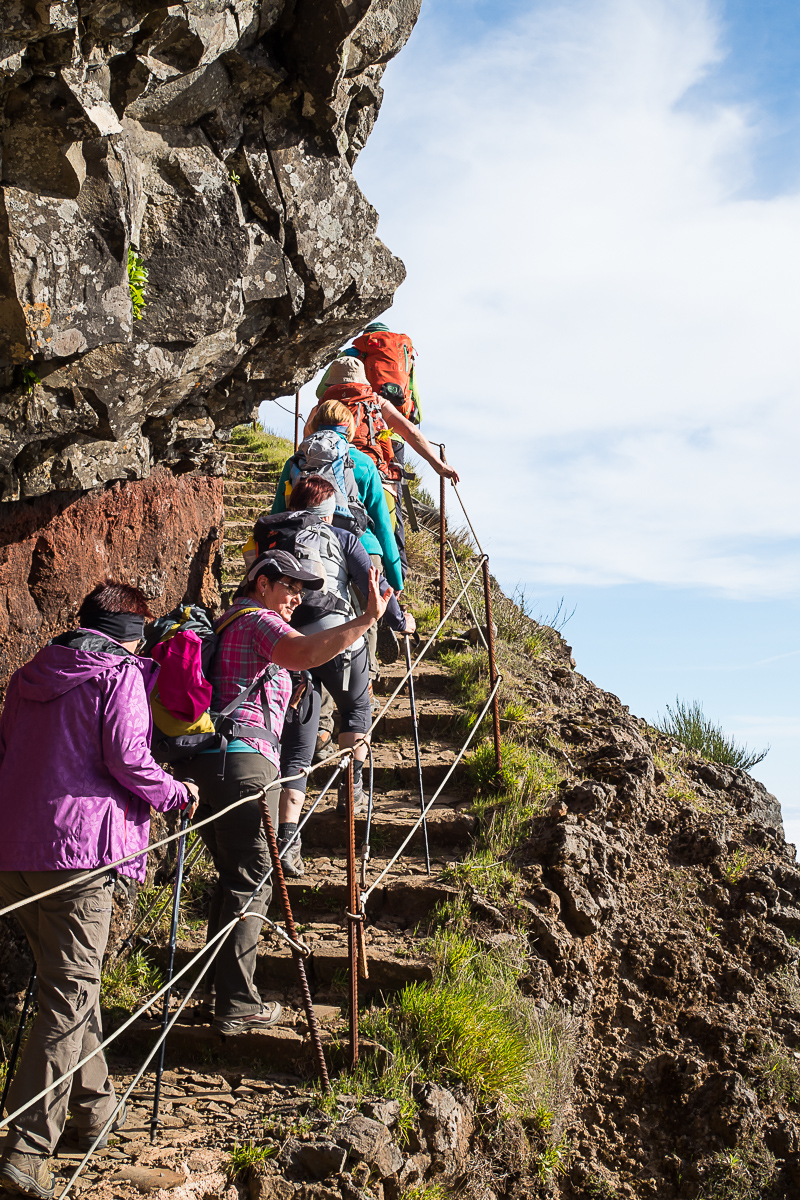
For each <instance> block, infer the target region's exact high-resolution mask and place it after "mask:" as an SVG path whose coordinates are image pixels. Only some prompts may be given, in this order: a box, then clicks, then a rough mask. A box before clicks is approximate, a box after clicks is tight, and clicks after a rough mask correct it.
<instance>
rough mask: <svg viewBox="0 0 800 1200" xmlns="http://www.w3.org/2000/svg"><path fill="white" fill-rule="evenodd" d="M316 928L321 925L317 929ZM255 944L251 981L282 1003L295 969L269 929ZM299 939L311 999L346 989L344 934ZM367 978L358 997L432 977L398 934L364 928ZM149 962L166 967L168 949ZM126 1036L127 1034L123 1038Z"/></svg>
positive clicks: (181, 951)
mask: <svg viewBox="0 0 800 1200" xmlns="http://www.w3.org/2000/svg"><path fill="white" fill-rule="evenodd" d="M320 928H321V927H320ZM267 931H268V934H267V935H265V936H264V937H263V938H262V940H261V941H260V942H259V944H258V956H257V961H256V969H255V975H254V979H255V983H256V986H257V987H258V989H259V991H260V992H261V994H262V995H264V996H265V997H271V998H275V999H281V1000H282V999H283V998H285V997H288V996H290V995H291V994H292V993H293V991H294V989H295V988H296V987H297V971H296V968H295V965H294V960H293V957H292V951H291V948H290V947H289V945H288V943H286V942H284V941H283V939H282V938H280V937H279V936H278V935H277V934H276V933H274V932H271V931H269V926H267ZM298 935H299V936H300V938H301V939H302V940H303V941H304V942H305V943H306V944H307V945H308V946H309V948H310V950H311V955H310V957H309V958H308V959H306V974H307V976H308V982H309V986H310V989H311V994H312V997H315V996H319V995H320V994H321V993H324V994H327V992H328V989H330V988H331V987H334V988H335V987H337V986H342V987H346V982H345V980H346V977H347V972H348V967H349V956H348V946H347V930H346V929H345V928H343V927H339V926H338V925H337V926H334V925H331V926H330V931H327V930H325V931H324V932H319V933H315V930H314V929H313V928H310V929H307V930H303V931H298ZM366 937H367V960H368V964H369V979H368V980H365V979H362V980H359V993H360V994H362V995H363V994H372V993H375V992H381V993H383V994H384V995H385V994H386V993H388V992H395V991H399V990H400V988H402V987H405V985H406V984H407V983H411V982H416V981H423V980H428V979H430V978H431V977H432V970H431V962H430V959H429V958H428V957H427V956H424V955H422V954H421V953H419V952H417V951H415V950H414V949H412V948H411V947H410V946H408V945H406V939H403V938H401V937H400V936H399V935H392V936H391V937H388V938H387V937H383V938H381V939H380V941H379V942H377V943H376V941H375V940H374V939H373V938H372V937H371V936H370V930H369V928H368V929H367V930H366ZM202 944H203V943H202V942H198V944H197V946H192V947H188V946H186V945H179V946H178V947H177V949H176V951H175V970H176V971H177V970H180V969H181V968H182V967H184V966H186V963H187V962H188V961H189V958H190V957H191V955H192V954H193V953H195V952H196V950H197V949H199V948H200V946H201V945H202ZM150 957H151V959H152V961H153V962H154V963H155V964H156V966H158V967H159V969H160V970H162V971H163V970H164V969H165V968H166V961H167V950H166V949H161V948H159V949H154V950H152V951H151V953H150ZM126 1037H127V1034H126Z"/></svg>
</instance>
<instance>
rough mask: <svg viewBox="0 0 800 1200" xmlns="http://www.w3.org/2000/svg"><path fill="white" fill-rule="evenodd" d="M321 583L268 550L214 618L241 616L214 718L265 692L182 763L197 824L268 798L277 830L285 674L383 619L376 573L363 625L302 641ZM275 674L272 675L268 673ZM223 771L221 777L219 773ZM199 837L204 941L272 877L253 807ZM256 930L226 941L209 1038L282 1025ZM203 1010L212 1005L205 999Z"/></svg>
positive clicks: (225, 637) (319, 659)
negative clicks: (266, 982)
mask: <svg viewBox="0 0 800 1200" xmlns="http://www.w3.org/2000/svg"><path fill="white" fill-rule="evenodd" d="M322 584H323V581H322V579H320V578H319V576H317V575H315V574H312V572H310V571H307V570H305V569H304V568H303V567H302V566H301V565H300V563H299V562H298V561H297V559H296V558H294V556H293V555H291V554H287V553H286V552H285V551H283V550H270V551H268V552H267V553H266V554H262V555H261V556H260V557H259V558H258V559H257V560H256V561H255V563H253V566H252V567H251V569H250V571H249V572H248V574H247V579H246V581H245V587H244V595H243V596H241V598H239V599H237V600H235V601H234V603H233V605H232V606H231V608H230V609H228V611H227V612H226V613H225V614H224V616H222V617H221V618H220V621H219V624H220V626H222V625H224V624H225V623H226V622H227V621H228V619H229V618H230V617H231V616H232V615H233V613H234V612H235V611H236V610H237V609H241V608H245V609H247V610H248V611H246V612H245V613H243V614H242V616H240V617H238V618H237V619H236V620H235V621H233V622H232V623H231V624H230V625H229V626H228V628H226V629H225V631H224V632H223V633H222V635H221V638H220V646H219V649H218V651H217V655H216V658H215V660H214V667H213V669H212V676H211V682H212V684H213V686H214V702H213V706H212V707H213V709H214V711H216V712H220V711H221V709H222V708H224V707H225V705H226V704H229V703H230V701H231V700H233V699H234V698H235V697H236V696H237V695H238V694H239V693H240V692H241V691H242V689H243V688H244V687H245V686H246V685H247V684H249V683H251V682H252V681H253V680H254V679H256V678H257V677H259V676H262V677H263V686H262V687H261V688H259V689H258V690H257V691H255V692H253V693H252V694H251V695H250V696H249V697H248V699H247V700H246V701H245V702H244V703H243V704H241V705H240V706H239V707H238V708H237V709H235V711H234V712H233V713H232V714H231V718H232V720H233V721H235V722H237V724H238V725H239V726H240V727H241V726H251V727H252V729H253V735H252V736H249V735H248V734H246V733H245V732H244V731H243V730H242V729H241V728H240V729H239V730H238V736H237V737H235V738H233V740H231V741H229V742H228V743H227V745H226V746H225V747H224V749H221V750H208V751H205V752H203V753H201V754H198V755H197V756H196V757H195V758H194V759H191V760H189V762H188V763H187V766H186V768H185V772H184V774H185V775H186V776H188V777H189V778H191V779H192V780H193V781H194V782H196V783H197V785H198V786H199V789H200V805H199V807H198V810H197V816H198V819H201V818H203V817H210V816H213V815H214V814H215V813H216V812H219V811H220V810H221V809H223V808H226V807H227V806H228V805H230V804H233V803H234V802H235V801H237V800H239V799H241V798H242V797H243V796H248V795H253V794H254V793H257V792H258V791H259V790H260V789H262V788H268V789H269V790H268V792H267V802H268V804H269V808H270V813H271V815H272V823H273V825H275V826H276V827H277V823H278V797H279V794H280V789H279V788H276V787H270V785H271V784H272V783H273V781H274V780H275V779H277V777H278V773H279V768H280V736H281V732H282V730H283V722H284V717H285V715H286V709H287V707H288V704H289V699H290V697H291V680H290V676H289V671H303V670H309V669H310V668H311V667H319V666H322V664H323V663H326V662H329V661H330V660H331V659H332V658H335V657H336V655H337V654H341V653H342V652H343V651H344V650H346V649H347V647H348V646H350V645H352V643H353V642H354V641H355V640H356V639H358V638H360V637H361V636H362V635H363V634H365V633H366V632H367V631H368V630H369V629H370V628H371V626H372V625H373V624H374V623H375V622H376V621H378V620H379V619H380V617H381V616H382V615H383V613H384V611H385V609H386V605H387V603H388V600H389V599H390V597H391V596H392V595H393V592H392V591H391V589H390V590H389V591H387V593H386V594H385V596H381V594H380V590H379V587H378V572H377V571H376V570H374V569H373V570H372V571H371V572H370V593H369V599H368V602H367V608H366V611H365V612H364V614H363V615H362V616H359V617H355V618H354V619H353V620H352V621H347V622H346V623H345V624H344V625H337V626H336V627H335V628H333V629H323V630H321V631H320V632H318V633H313V634H310V635H308V636H304V635H303V634H302V633H298V632H297V630H295V629H292V628H291V626H290V625H289V621H290V620H291V616H292V613H293V612H294V610H295V609H296V608H297V606H298V605H299V604H300V602H301V598H302V594H303V592H304V590H305V589H306V588H313V589H317V588H320V587H322ZM275 668H279V669H278V670H275ZM223 762H224V773H223V770H222V769H221V768H222V767H223ZM201 836H202V838H203V840H204V842H205V843H206V845H207V846H208V848H209V850H210V852H211V856H212V858H213V860H214V865H215V867H216V868H217V871H218V873H219V879H218V881H217V887H216V891H215V893H214V896H213V897H212V901H211V911H210V914H209V920H208V937H209V938H210V937H213V936H214V934H215V933H216V932H217V930H219V929H220V928H221V926H222V925H225V924H227V923H228V921H230V920H232V919H233V918H234V917H235V916H236V914H237V912H239V910H240V909H241V907H242V905H243V903H244V901H245V900H246V899H247V898H248V896H250V894H251V893H252V891H253V889H254V888H255V886H256V884H257V883H258V882H259V880H260V879H261V878H262V876H263V875H264V874H265V872H266V871H267V870H268V869H269V862H270V859H269V850H268V848H267V841H266V838H265V836H264V830H263V827H262V824H261V813H260V810H259V805H258V801H257V800H255V799H254V800H252V801H251V802H250V803H249V804H242V805H239V807H238V808H235V809H234V810H233V812H230V813H227V814H226V815H225V816H224V817H220V818H219V820H217V821H214V822H213V823H212V824H209V825H205V826H204V827H203V829H202V830H201ZM271 896H272V890H271V888H269V887H265V888H263V889H262V891H261V892H260V893H259V897H258V898H257V899H256V900H255V901H254V902H253V904H252V905H251V906H250V909H249V912H251V913H257V914H259V915H265V914H266V912H267V908H268V906H269V901H270V899H271ZM259 933H260V924H259V923H258V922H257V921H253V920H247V921H239V922H238V924H237V925H236V926H235V928H234V930H233V932H232V933H231V934H229V935H228V937H227V938H226V939H225V941H224V944H223V948H222V950H221V951H220V953H219V955H218V956H217V959H216V964H215V970H214V993H215V995H214V998H213V1005H214V1017H213V1025H214V1028H215V1029H217V1030H219V1032H220V1033H234V1032H235V1031H236V1030H239V1029H247V1028H264V1027H266V1026H269V1025H274V1024H275V1022H276V1021H278V1020H279V1019H280V1016H281V1006H280V1004H278V1003H277V1002H266V1003H265V1002H264V1001H262V999H261V996H260V994H259V992H258V989H257V988H256V986H255V983H254V979H253V976H254V973H255V968H256V961H257V955H256V950H257V945H258V936H259ZM206 1003H207V1004H208V1006H209V1007H210V1006H211V1003H212V998H211V995H210V994H209V992H207V993H206Z"/></svg>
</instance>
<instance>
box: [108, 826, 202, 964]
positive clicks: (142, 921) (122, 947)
mask: <svg viewBox="0 0 800 1200" xmlns="http://www.w3.org/2000/svg"><path fill="white" fill-rule="evenodd" d="M204 850H205V845H204V844H203V842H201V841H200V839H199V838H198V840H197V842H196V843H195V844H194V846H192V848H191V850H190V851H189V853H188V854H187V856H186V862H185V863H184V864H183V873H184V875H187V874H188V873H189V870H190V868H191V867H193V866H194V864H195V863H196V862H197V860H198V858H199V857H200V855H201V854H202V853H203V852H204ZM174 881H175V876H174V875H173V877H172V879H168V880H167V882H166V883H164V884H162V885H161V887H160V888H159V890H158V893H157V895H156V898H155V900H153V901H152V903H151V904H150V905H148V907H147V910H146V912H145V913H144V914H143V915H142V916H141V917H140V918H139V920H138V921H137V922H136V924H135V925H134V927H133V929H132V930H131V931H130V933H129V934H128V936H127V937H126V938H125V941H124V942H120V944H119V946H118V947H117V951H116V953H115V954H114V959H115V960H116V959H118V958H119V957H120V955H121V954H125V952H126V951H128V950H133V947H134V944H135V942H136V938H137V934H139V930H140V929H141V928H142V926H143V925H146V924H147V921H148V919H149V918H150V916H151V915H152V913H154V912H155V910H156V909H157V908H159V906H161V907H160V908H159V912H158V913H157V914H156V916H155V919H154V921H153V924H152V925H151V927H150V929H148V931H147V933H142V934H139V941H141V942H144V943H145V944H146V945H148V944H149V942H150V934H151V933H152V932H153V930H154V929H155V927H156V925H157V924H158V922H159V921H160V920H161V918H162V917H163V915H164V912H165V910H166V908H167V905H168V904H169V897H168V896H167V895H166V893H167V891H168V889H169V888H170V887H171V886H172V884H173V883H174ZM162 900H163V901H164V903H163V904H162V903H161V902H162Z"/></svg>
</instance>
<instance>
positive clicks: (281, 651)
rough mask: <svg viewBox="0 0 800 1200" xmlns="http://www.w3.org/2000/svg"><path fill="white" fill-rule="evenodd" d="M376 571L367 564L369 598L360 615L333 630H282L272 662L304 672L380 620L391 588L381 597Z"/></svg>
mask: <svg viewBox="0 0 800 1200" xmlns="http://www.w3.org/2000/svg"><path fill="white" fill-rule="evenodd" d="M378 579H379V575H378V572H377V571H376V570H375V568H374V567H370V572H369V597H368V599H367V611H366V612H365V613H364V614H363V616H360V617H355V618H354V619H353V620H352V621H346V622H345V624H344V625H336V626H335V627H334V628H333V629H321V630H320V631H319V633H309V634H302V633H297V632H296V631H295V630H294V629H290V630H289V632H288V633H285V634H284V635H283V637H282V638H281V640H280V641H279V642H278V644H277V646H276V647H275V649H274V650H273V652H272V661H273V662H274V663H275V665H276V666H278V667H285V668H286V670H287V671H308V670H310V669H311V667H321V666H322V665H323V663H326V662H330V661H331V659H332V658H336V655H337V654H341V653H342V651H344V650H346V649H347V647H348V646H352V644H353V642H355V641H356V640H357V639H358V638H359V637H360V636H361V635H362V634H364V633H366V632H367V630H368V629H369V628H370V627H371V626H372V625H374V624H375V622H376V621H378V620H380V618H381V617H382V616H383V614H384V612H385V611H386V605H387V604H388V602H389V600H390V598H391V597H392V596H393V595H394V592H393V591H392V589H391V588H389V589H388V591H387V592H386V594H385V595H384V596H381V593H380V589H379V587H378Z"/></svg>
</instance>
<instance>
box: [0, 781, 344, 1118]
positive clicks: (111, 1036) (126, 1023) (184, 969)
mask: <svg viewBox="0 0 800 1200" xmlns="http://www.w3.org/2000/svg"><path fill="white" fill-rule="evenodd" d="M322 765H324V764H322ZM345 765H346V764H340V766H339V767H338V768H337V769H336V771H334V773H333V775H332V776H331V778H330V779H329V780H328V782H327V783H326V785H325V787H324V788H323V790H322V791H321V792H320V794H319V796H318V797H317V799H316V800H315V802H314V804H313V805H312V806H311V808H310V809H309V810H308V812H307V813H306V815H305V816H304V817H303V819H302V821H300V823H299V825H298V827H297V834H296V835H295V837H297V836H299V834H300V832H301V830H302V829H303V828H304V826H305V824H306V821H307V820H308V819H309V817H310V816H311V814H312V813H313V811H314V809H315V808H316V807H317V805H318V804H319V803H320V801H321V800H322V799H323V797H324V795H325V792H326V791H327V790H328V788H329V787H330V786H331V784H332V783H333V781H334V779H335V778H336V776H337V774H338V773H339V772H340V771H341V770H342V769H343V767H344V766H345ZM296 778H297V776H296V775H293V776H292V779H296ZM271 786H272V785H271V784H270V787H271ZM267 790H268V789H266V788H262V789H261V790H260V791H259V792H257V793H256V795H255V797H252V796H251V797H249V798H250V799H257V798H258V797H259V796H262V795H264V793H265V792H266V791H267ZM218 815H219V814H218ZM184 834H185V831H184ZM184 834H182V835H181V836H184ZM292 840H293V839H292ZM291 844H292V841H289V842H287V843H286V846H285V847H284V851H283V854H282V855H281V856H280V857H281V858H283V856H284V855H285V854H286V851H287V850H288V849H289V847H290V845H291ZM272 870H273V868H272V867H271V866H270V868H269V870H268V871H267V872H266V874H265V875H264V878H263V879H262V881H261V883H259V885H258V888H257V889H256V891H255V892H253V895H252V896H251V897H250V899H249V900H248V901H247V903H246V905H245V906H244V908H242V909H240V910H239V912H238V913H237V915H236V916H235V917H234V919H233V921H232V922H230V923H229V925H227V926H226V929H232V928H233V926H234V925H235V924H236V922H237V921H240V920H243V919H244V914H245V913H246V911H247V909H248V908H249V907H250V905H251V904H252V902H253V900H254V899H255V897H256V895H257V893H258V892H259V891H260V890H261V888H263V887H264V885H265V884H266V883H267V882H268V881H269V879H270V878H271V876H272ZM251 915H252V916H260V914H259V913H252V914H251ZM262 919H263V920H265V921H267V922H268V923H269V924H270V925H273V928H275V929H278V926H276V925H274V924H273V922H272V921H270V920H269V918H268V917H267V916H264V917H263V918H262ZM278 931H279V932H280V933H281V934H282V936H285V938H286V940H287V941H288V942H289V944H290V945H292V946H295V945H296V948H297V949H298V950H299V951H300V953H304V952H305V950H306V947H305V946H303V945H302V944H299V943H298V944H295V943H294V942H293V941H292V940H291V938H289V936H288V934H284V933H283V931H282V930H280V929H278ZM219 936H220V934H219V933H216V934H214V937H213V938H211V940H210V941H208V942H206V945H205V946H204V947H203V948H202V949H201V950H198V951H197V953H196V954H194V955H193V956H192V958H190V959H189V961H188V963H186V965H185V966H183V967H181V969H180V971H177V972H176V974H175V975H173V977H172V979H171V980H170V981H169V982H168V983H165V984H164V985H163V987H161V988H160V989H159V990H158V991H157V992H156V993H155V995H154V996H151V997H150V999H149V1000H146V1001H145V1002H144V1004H143V1005H142V1006H141V1008H139V1009H137V1011H136V1012H135V1013H133V1014H132V1016H130V1017H128V1019H127V1021H124V1022H123V1024H122V1025H120V1027H119V1029H115V1030H114V1032H113V1033H111V1034H109V1036H108V1037H107V1038H106V1039H105V1040H104V1041H102V1042H101V1043H100V1044H99V1045H98V1046H95V1048H94V1050H92V1052H91V1053H90V1054H87V1055H86V1057H85V1058H82V1059H81V1061H80V1062H78V1063H76V1064H75V1066H74V1067H71V1068H70V1069H69V1070H68V1071H65V1072H64V1074H63V1075H62V1076H61V1077H60V1078H59V1079H56V1080H54V1081H53V1083H51V1084H50V1085H49V1087H46V1088H45V1089H44V1090H43V1091H41V1092H39V1093H37V1095H35V1096H33V1097H32V1098H31V1099H30V1100H28V1101H26V1102H25V1104H23V1105H22V1107H21V1108H18V1109H17V1110H16V1111H15V1112H13V1113H11V1114H10V1115H9V1116H7V1117H6V1118H5V1119H4V1120H3V1121H0V1129H2V1128H3V1127H4V1126H6V1125H8V1123H9V1122H10V1121H13V1120H14V1118H15V1117H18V1116H19V1115H20V1113H23V1112H25V1110H26V1109H28V1108H30V1106H31V1105H32V1104H35V1103H36V1101H37V1100H41V1099H42V1097H43V1096H46V1095H47V1094H48V1092H52V1091H54V1090H55V1088H57V1087H59V1086H60V1085H61V1084H62V1083H64V1082H66V1080H67V1079H70V1078H71V1077H72V1076H73V1075H74V1074H75V1072H76V1071H79V1070H80V1069H81V1067H84V1066H85V1065H86V1063H88V1062H90V1061H91V1059H93V1058H94V1057H95V1055H97V1054H99V1053H100V1051H101V1050H104V1049H105V1048H106V1046H109V1045H110V1044H111V1043H112V1042H113V1041H116V1039H117V1038H118V1037H119V1035H120V1034H121V1033H124V1032H125V1030H126V1029H128V1028H129V1027H130V1026H131V1025H132V1024H133V1022H134V1021H137V1020H138V1019H139V1017H140V1016H141V1015H142V1014H143V1013H145V1012H147V1010H148V1008H150V1007H151V1006H152V1005H153V1004H155V1002H156V1000H158V999H160V997H161V996H163V995H164V993H165V992H166V991H168V989H169V988H171V987H172V986H173V985H174V984H175V983H176V982H177V980H179V979H181V978H183V976H184V975H185V974H186V972H187V971H188V970H189V969H190V968H191V966H192V964H193V963H194V962H195V961H196V960H197V958H198V956H199V955H200V954H203V953H205V951H206V950H207V949H208V947H209V946H213V945H214V942H215V941H216V940H217V938H218V937H219Z"/></svg>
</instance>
